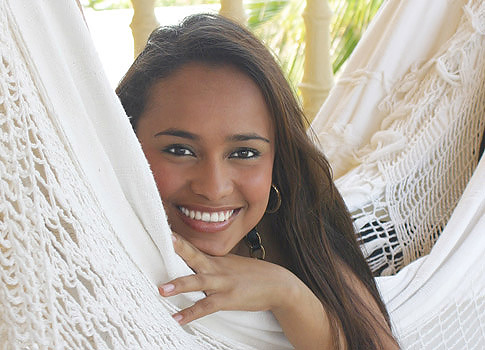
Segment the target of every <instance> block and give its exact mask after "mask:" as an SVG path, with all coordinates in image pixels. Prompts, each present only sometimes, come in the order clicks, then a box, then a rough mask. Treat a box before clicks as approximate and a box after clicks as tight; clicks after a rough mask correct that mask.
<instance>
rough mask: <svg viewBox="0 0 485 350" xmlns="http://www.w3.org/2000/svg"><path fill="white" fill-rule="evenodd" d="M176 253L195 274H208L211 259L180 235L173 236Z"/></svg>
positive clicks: (174, 234)
mask: <svg viewBox="0 0 485 350" xmlns="http://www.w3.org/2000/svg"><path fill="white" fill-rule="evenodd" d="M172 240H173V246H174V249H175V252H176V253H177V254H178V255H179V256H180V257H181V258H182V259H183V260H184V261H185V262H186V263H187V265H189V266H190V267H191V268H192V269H193V270H194V271H195V272H197V273H199V272H208V271H209V268H210V262H209V258H208V256H207V255H206V254H204V253H202V252H201V251H200V250H198V249H197V248H196V247H194V246H193V245H192V244H191V243H190V242H188V241H186V240H185V239H183V238H182V237H181V236H180V235H178V234H176V233H173V234H172Z"/></svg>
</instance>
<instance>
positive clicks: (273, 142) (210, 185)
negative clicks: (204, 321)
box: [116, 15, 398, 350]
mask: <svg viewBox="0 0 485 350" xmlns="http://www.w3.org/2000/svg"><path fill="white" fill-rule="evenodd" d="M116 92H117V94H118V96H119V98H120V100H121V102H122V104H123V106H124V108H125V110H126V112H127V114H128V115H129V116H130V118H131V122H132V125H133V128H134V129H135V132H136V134H137V136H138V138H139V140H140V142H141V144H142V147H143V150H144V152H145V155H146V157H147V159H148V161H149V163H150V165H151V168H152V171H153V174H154V176H155V180H156V183H157V186H158V190H159V192H160V196H161V198H162V200H163V202H164V206H165V209H166V213H167V216H168V221H169V223H170V225H171V227H172V229H173V231H174V232H176V234H174V246H175V250H176V251H177V253H178V254H179V255H180V256H181V257H182V258H183V259H184V260H185V261H186V262H187V264H188V265H189V266H190V267H191V268H192V269H193V270H194V271H195V275H192V276H186V277H182V278H178V279H176V280H174V281H171V282H169V283H167V284H165V285H163V286H160V293H161V295H162V296H172V295H176V294H179V293H185V292H189V291H204V292H205V294H206V298H204V299H202V300H201V301H199V302H197V303H196V304H194V305H193V306H191V307H189V308H187V309H185V310H182V311H180V312H178V313H177V314H175V315H174V318H175V319H176V320H177V321H178V322H179V323H180V324H186V323H188V322H190V321H192V320H194V319H197V318H200V317H202V316H205V315H207V314H209V313H213V312H215V311H218V310H250V311H256V310H271V311H272V312H273V313H274V315H275V317H276V318H277V320H278V321H279V323H280V325H281V327H282V328H283V331H284V332H285V335H286V336H287V338H288V340H289V341H290V342H291V343H292V344H293V345H294V347H295V348H296V349H306V350H308V349H366V350H368V349H397V348H398V346H397V343H396V342H395V340H394V339H393V337H392V334H391V331H390V325H389V318H388V315H387V312H386V309H385V307H384V305H383V303H382V301H381V300H380V297H379V293H378V291H377V288H376V285H375V282H374V279H373V277H372V274H371V272H370V270H369V268H368V266H367V264H366V262H365V260H364V258H363V257H362V254H361V252H360V249H359V246H358V244H357V242H356V236H355V233H354V230H353V226H352V222H351V219H350V216H349V214H348V212H347V210H346V207H345V205H344V202H343V200H342V198H341V197H340V195H339V193H338V191H337V189H336V188H335V185H334V184H333V181H332V177H331V171H330V167H329V164H328V163H327V161H326V159H325V157H324V156H323V155H322V154H321V153H320V151H319V150H318V149H317V148H316V147H315V145H314V144H313V143H312V141H311V140H310V139H309V137H308V136H307V133H306V130H305V125H306V124H305V121H304V116H303V113H302V111H301V108H300V106H299V104H298V102H297V100H296V99H295V96H294V94H293V91H292V90H291V88H290V87H289V85H288V83H287V81H286V80H285V78H284V76H283V74H282V72H281V70H280V68H279V66H278V64H277V63H276V62H275V60H274V58H273V57H272V55H271V54H270V53H269V51H268V50H267V49H266V48H265V47H264V45H262V44H261V43H260V42H259V41H258V40H257V39H256V38H255V37H254V36H253V35H252V34H251V33H250V32H249V31H247V30H246V29H245V28H242V27H241V26H239V25H237V24H236V23H233V22H232V21H230V20H227V19H224V18H222V17H220V16H216V15H196V16H191V17H189V18H187V19H186V20H185V21H184V22H183V23H181V24H180V25H178V26H174V27H166V28H159V29H157V30H156V31H154V32H153V33H152V35H151V36H150V38H149V40H148V44H147V46H146V48H145V49H144V51H143V52H142V53H141V54H140V55H139V56H138V58H137V59H136V60H135V62H134V63H133V65H132V67H131V68H130V69H129V71H128V72H127V73H126V75H125V77H124V78H123V80H122V81H121V83H120V85H119V86H118V88H117V90H116ZM252 257H257V258H259V259H253V258H252Z"/></svg>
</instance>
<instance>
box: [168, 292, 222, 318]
mask: <svg viewBox="0 0 485 350" xmlns="http://www.w3.org/2000/svg"><path fill="white" fill-rule="evenodd" d="M219 310H223V301H222V298H221V297H220V296H219V295H218V294H214V295H211V296H208V297H207V298H204V299H201V300H199V301H198V302H196V303H195V304H194V305H192V306H191V307H188V308H186V309H184V310H182V311H180V312H177V313H176V314H174V315H172V317H173V319H174V320H175V321H177V322H178V323H179V324H180V325H185V324H187V323H189V322H192V321H193V320H196V319H198V318H201V317H204V316H207V315H210V314H212V313H214V312H216V311H219Z"/></svg>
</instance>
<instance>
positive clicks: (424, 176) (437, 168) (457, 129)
mask: <svg viewBox="0 0 485 350" xmlns="http://www.w3.org/2000/svg"><path fill="white" fill-rule="evenodd" d="M484 102H485V3H483V1H474V0H468V1H446V2H443V1H433V0H431V1H426V2H423V1H419V0H415V1H414V0H410V1H405V2H404V1H388V2H386V3H385V4H384V6H383V8H382V9H381V11H380V13H379V14H378V15H377V17H376V19H375V21H374V22H373V23H372V25H371V26H370V27H369V29H368V31H367V32H366V35H365V37H364V38H363V39H362V41H361V43H359V46H358V47H357V49H356V51H355V52H354V54H353V56H352V58H351V59H350V61H349V63H348V66H347V67H346V70H345V72H344V73H343V74H342V76H341V78H340V80H339V81H338V82H337V85H336V87H335V88H334V89H333V90H332V92H331V95H330V96H329V99H328V100H327V102H326V103H325V104H324V105H323V107H322V109H321V110H320V112H319V114H318V115H317V117H316V119H315V121H314V123H313V128H314V130H315V131H316V134H317V135H318V137H319V141H320V143H321V145H322V147H323V149H324V150H325V152H326V153H327V154H328V156H329V158H330V161H331V163H332V164H333V166H334V170H335V174H336V177H337V180H336V181H337V184H338V186H339V189H340V190H341V191H342V193H343V196H344V199H345V201H346V203H347V205H348V207H349V209H350V211H351V212H352V215H353V218H354V222H355V226H356V228H357V229H358V230H359V231H360V234H361V235H362V242H363V247H362V248H363V251H364V253H365V254H367V259H368V261H369V264H370V266H371V268H372V269H373V270H374V272H375V273H376V275H381V276H387V277H377V282H378V284H379V287H380V291H381V294H382V296H383V299H384V301H385V303H386V306H387V308H388V310H389V312H390V315H391V319H392V322H393V325H394V331H395V334H396V335H397V336H398V339H399V342H400V345H401V347H402V348H403V349H440V350H441V349H484V348H485V259H484V258H483V256H484V253H485V235H484V234H483V233H484V232H485V163H484V161H483V159H482V161H481V162H480V163H479V159H480V157H481V155H482V153H483V137H484V129H485V104H484ZM482 158H483V157H482ZM477 164H478V167H477Z"/></svg>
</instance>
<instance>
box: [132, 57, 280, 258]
mask: <svg viewBox="0 0 485 350" xmlns="http://www.w3.org/2000/svg"><path fill="white" fill-rule="evenodd" d="M136 133H137V136H138V139H139V140H140V142H141V144H142V147H143V151H144V152H145V155H146V157H147V159H148V162H149V163H150V166H151V169H152V171H153V173H154V176H155V181H156V183H157V186H158V191H159V193H160V196H161V198H162V200H163V203H164V207H165V210H166V212H167V216H168V221H169V223H170V225H171V227H172V230H173V231H175V232H177V233H179V234H180V235H182V236H183V237H184V238H185V239H187V240H188V241H189V242H191V243H192V244H194V245H195V246H196V247H197V248H199V249H200V250H201V251H203V252H205V253H207V254H210V255H216V256H222V255H225V254H227V253H228V252H230V251H231V250H232V249H233V248H234V247H235V245H236V244H237V243H238V242H239V241H240V240H241V239H242V238H243V237H244V236H245V235H246V234H247V233H248V232H249V231H250V230H251V229H252V228H253V227H255V226H256V224H257V223H258V222H259V221H260V219H261V218H262V216H263V215H264V211H265V209H266V206H267V203H268V197H269V191H270V187H271V180H272V169H273V160H274V152H275V150H274V128H273V125H272V122H271V117H270V113H269V110H268V108H267V106H266V103H265V101H264V98H263V95H262V94H261V91H260V89H259V88H258V86H257V85H256V84H255V83H254V82H253V81H252V80H251V78H249V77H248V76H246V75H245V74H244V73H242V72H241V71H239V70H238V69H237V68H235V67H233V66H231V65H224V66H211V65H206V64H202V63H189V64H187V65H185V66H183V67H182V68H180V69H179V70H177V71H176V72H174V73H173V74H171V75H170V76H169V77H168V78H165V79H161V80H160V81H158V82H157V83H155V85H153V87H152V88H151V89H150V93H149V95H148V100H147V104H146V107H145V109H144V112H143V113H142V115H141V116H140V118H139V121H138V123H137V127H136Z"/></svg>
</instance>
